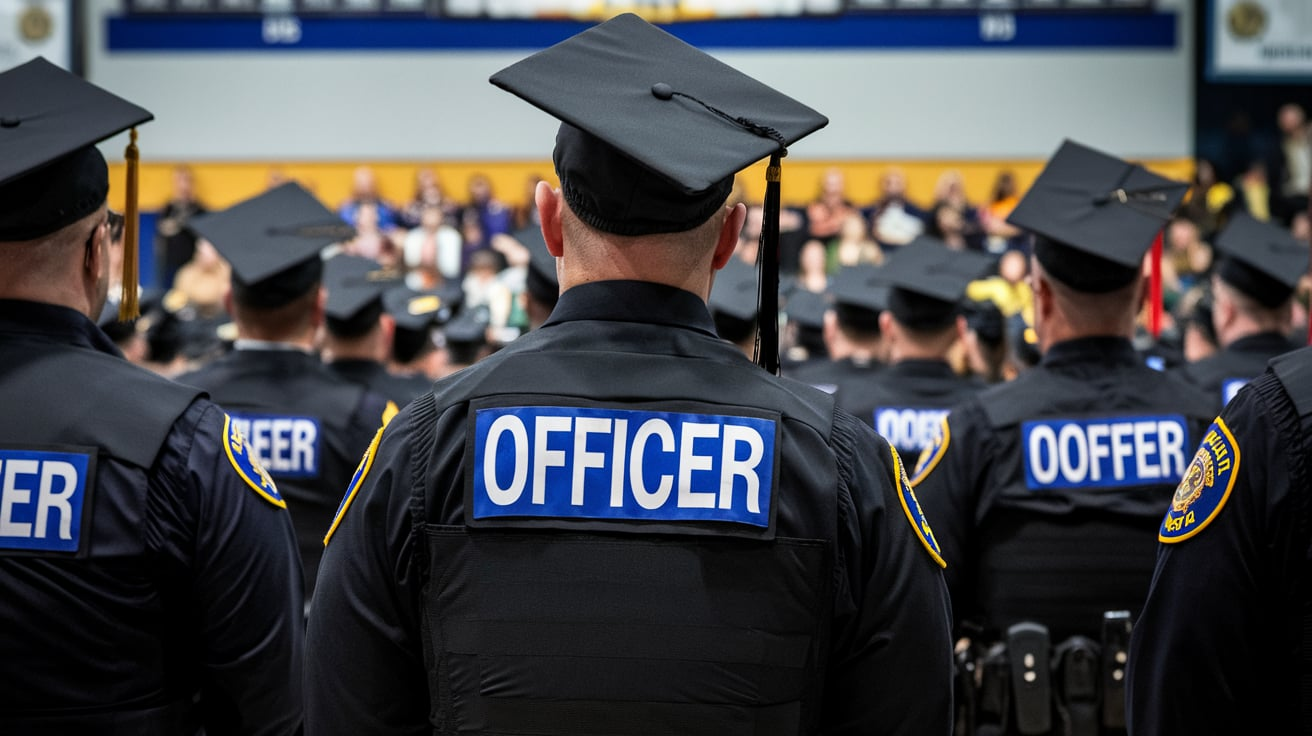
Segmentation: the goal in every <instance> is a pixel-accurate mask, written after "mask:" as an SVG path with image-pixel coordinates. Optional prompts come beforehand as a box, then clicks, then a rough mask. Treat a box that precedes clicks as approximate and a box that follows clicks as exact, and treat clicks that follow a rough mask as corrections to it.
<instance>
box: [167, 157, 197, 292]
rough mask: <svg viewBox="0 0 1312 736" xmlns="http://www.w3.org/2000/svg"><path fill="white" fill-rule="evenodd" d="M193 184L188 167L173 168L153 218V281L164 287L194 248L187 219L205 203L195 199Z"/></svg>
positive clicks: (193, 235)
mask: <svg viewBox="0 0 1312 736" xmlns="http://www.w3.org/2000/svg"><path fill="white" fill-rule="evenodd" d="M195 185H196V181H195V178H194V177H193V176H192V174H191V169H188V168H187V167H185V166H178V167H176V168H174V169H173V191H172V192H171V193H170V194H169V201H168V202H167V203H166V204H165V205H164V209H162V210H160V213H159V218H158V219H156V220H155V283H156V284H157V285H159V286H161V287H163V288H165V289H167V288H168V287H169V286H170V285H172V284H173V278H174V274H176V273H177V271H178V269H179V268H181V267H182V264H184V263H186V262H187V261H189V260H191V256H192V253H194V252H195V250H196V235H195V234H194V233H192V232H191V230H189V229H187V221H188V220H190V219H191V218H192V217H195V216H196V215H203V214H205V205H203V204H201V203H200V201H199V200H198V199H196V186H195Z"/></svg>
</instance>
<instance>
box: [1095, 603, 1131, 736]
mask: <svg viewBox="0 0 1312 736" xmlns="http://www.w3.org/2000/svg"><path fill="white" fill-rule="evenodd" d="M1130 630H1131V623H1130V612H1129V611H1108V612H1106V613H1104V614H1103V616H1102V693H1103V695H1102V725H1103V728H1105V729H1108V730H1112V729H1124V728H1125V664H1126V662H1127V661H1128V659H1129V654H1130Z"/></svg>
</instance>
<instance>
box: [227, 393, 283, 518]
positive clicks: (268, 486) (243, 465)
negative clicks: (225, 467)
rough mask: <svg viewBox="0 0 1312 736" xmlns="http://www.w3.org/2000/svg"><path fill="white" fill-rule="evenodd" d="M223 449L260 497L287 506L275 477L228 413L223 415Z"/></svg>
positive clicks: (242, 477)
mask: <svg viewBox="0 0 1312 736" xmlns="http://www.w3.org/2000/svg"><path fill="white" fill-rule="evenodd" d="M223 451H224V454H226V455H227V456H228V462H230V463H232V467H233V469H235V470H236V471H237V475H239V476H241V479H242V480H244V481H246V485H248V486H250V487H251V489H252V490H253V491H255V492H256V493H257V494H259V496H260V498H263V499H264V500H265V501H268V502H269V503H271V504H273V505H274V506H277V507H278V508H283V509H285V508H287V502H286V501H284V500H283V498H282V495H281V494H279V493H278V486H277V485H275V484H274V482H273V478H270V477H269V474H268V472H266V471H265V470H264V467H263V466H261V465H260V461H259V460H256V459H255V455H253V454H252V453H251V446H250V443H248V442H247V441H246V438H245V437H244V436H242V433H241V430H239V429H238V428H237V427H236V426H234V425H233V422H232V417H230V416H228V415H227V414H224V415H223Z"/></svg>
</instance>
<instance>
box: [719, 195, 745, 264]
mask: <svg viewBox="0 0 1312 736" xmlns="http://www.w3.org/2000/svg"><path fill="white" fill-rule="evenodd" d="M746 221H747V205H745V204H743V203H742V202H739V203H738V204H735V205H734V206H733V207H731V208H730V209H729V214H728V216H727V217H725V218H724V224H723V225H721V226H720V235H719V237H718V238H716V241H715V257H714V258H713V259H712V260H711V265H713V266H714V267H715V270H717V271H718V270H720V269H721V268H724V264H726V263H728V262H729V259H730V258H732V257H733V252H734V249H736V248H737V247H738V236H739V235H740V234H741V233H742V231H743V223H744V222H746Z"/></svg>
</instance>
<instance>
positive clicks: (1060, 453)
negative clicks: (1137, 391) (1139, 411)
mask: <svg viewBox="0 0 1312 736" xmlns="http://www.w3.org/2000/svg"><path fill="white" fill-rule="evenodd" d="M1021 441H1022V445H1021V451H1022V453H1023V454H1024V457H1025V483H1026V485H1027V486H1028V487H1029V488H1030V489H1031V490H1044V489H1050V488H1121V487H1127V486H1140V485H1155V484H1175V483H1179V482H1180V478H1182V477H1183V475H1184V469H1185V465H1186V459H1187V454H1186V452H1187V450H1186V448H1187V447H1188V445H1189V430H1188V429H1187V425H1186V424H1185V421H1184V417H1181V416H1179V415H1174V414H1172V415H1165V416H1129V417H1100V418H1097V419H1045V420H1042V421H1034V422H1025V423H1024V424H1022V425H1021Z"/></svg>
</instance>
